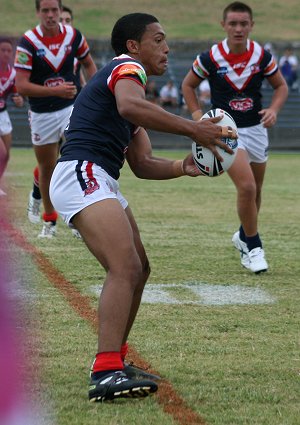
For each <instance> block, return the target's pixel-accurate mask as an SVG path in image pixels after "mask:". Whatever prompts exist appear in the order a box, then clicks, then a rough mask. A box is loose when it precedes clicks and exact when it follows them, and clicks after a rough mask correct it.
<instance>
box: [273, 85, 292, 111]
mask: <svg viewBox="0 0 300 425" xmlns="http://www.w3.org/2000/svg"><path fill="white" fill-rule="evenodd" d="M287 98H288V87H287V86H286V85H284V84H283V85H281V86H279V87H277V88H276V89H275V90H274V94H273V97H272V101H271V104H270V108H271V109H273V110H274V111H276V113H278V112H279V111H280V109H281V108H282V107H283V105H284V103H285V102H286V100H287Z"/></svg>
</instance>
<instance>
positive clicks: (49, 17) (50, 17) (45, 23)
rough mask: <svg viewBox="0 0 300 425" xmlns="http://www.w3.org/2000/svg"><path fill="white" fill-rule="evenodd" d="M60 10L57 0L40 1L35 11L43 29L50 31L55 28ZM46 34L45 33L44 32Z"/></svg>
mask: <svg viewBox="0 0 300 425" xmlns="http://www.w3.org/2000/svg"><path fill="white" fill-rule="evenodd" d="M60 14H61V10H60V8H59V4H58V0H42V1H41V3H40V9H39V10H38V11H37V15H38V17H39V19H40V23H41V26H42V27H43V30H44V31H46V33H47V31H49V32H52V31H53V30H55V29H57V27H58V23H59V18H60ZM44 35H47V34H44Z"/></svg>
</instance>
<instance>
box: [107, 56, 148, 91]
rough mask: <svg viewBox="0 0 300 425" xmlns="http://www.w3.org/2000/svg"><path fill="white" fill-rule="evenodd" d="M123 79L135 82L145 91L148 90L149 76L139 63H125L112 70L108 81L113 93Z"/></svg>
mask: <svg viewBox="0 0 300 425" xmlns="http://www.w3.org/2000/svg"><path fill="white" fill-rule="evenodd" d="M121 79H127V80H132V81H135V82H136V83H137V84H139V85H140V86H142V87H143V88H144V90H145V89H146V83H147V75H146V72H145V70H144V68H143V67H142V65H140V64H139V63H137V62H131V61H128V62H123V63H121V64H119V65H117V66H116V67H115V68H114V69H113V70H112V72H111V74H110V76H109V77H108V80H107V84H108V87H109V89H110V90H111V92H112V93H114V90H115V86H116V83H117V82H118V81H119V80H121Z"/></svg>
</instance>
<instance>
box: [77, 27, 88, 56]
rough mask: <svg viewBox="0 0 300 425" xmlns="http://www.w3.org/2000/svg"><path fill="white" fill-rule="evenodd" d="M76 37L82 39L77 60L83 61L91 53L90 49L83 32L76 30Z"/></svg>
mask: <svg viewBox="0 0 300 425" xmlns="http://www.w3.org/2000/svg"><path fill="white" fill-rule="evenodd" d="M76 36H77V37H79V39H80V42H79V46H78V49H77V52H76V58H77V59H78V60H82V59H84V58H85V57H86V56H87V55H88V54H89V53H90V47H89V45H88V42H87V41H86V38H85V37H84V35H83V34H81V32H80V31H79V30H77V29H76Z"/></svg>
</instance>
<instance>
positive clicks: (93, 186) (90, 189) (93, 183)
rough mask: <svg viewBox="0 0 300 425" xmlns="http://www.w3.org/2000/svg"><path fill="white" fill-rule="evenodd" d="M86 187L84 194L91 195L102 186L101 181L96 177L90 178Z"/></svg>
mask: <svg viewBox="0 0 300 425" xmlns="http://www.w3.org/2000/svg"><path fill="white" fill-rule="evenodd" d="M86 186H87V187H86V189H85V190H84V196H87V195H91V194H92V193H94V192H95V190H98V189H99V188H100V186H99V183H98V182H97V180H96V179H95V178H92V179H90V180H89V181H88V182H86Z"/></svg>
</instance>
